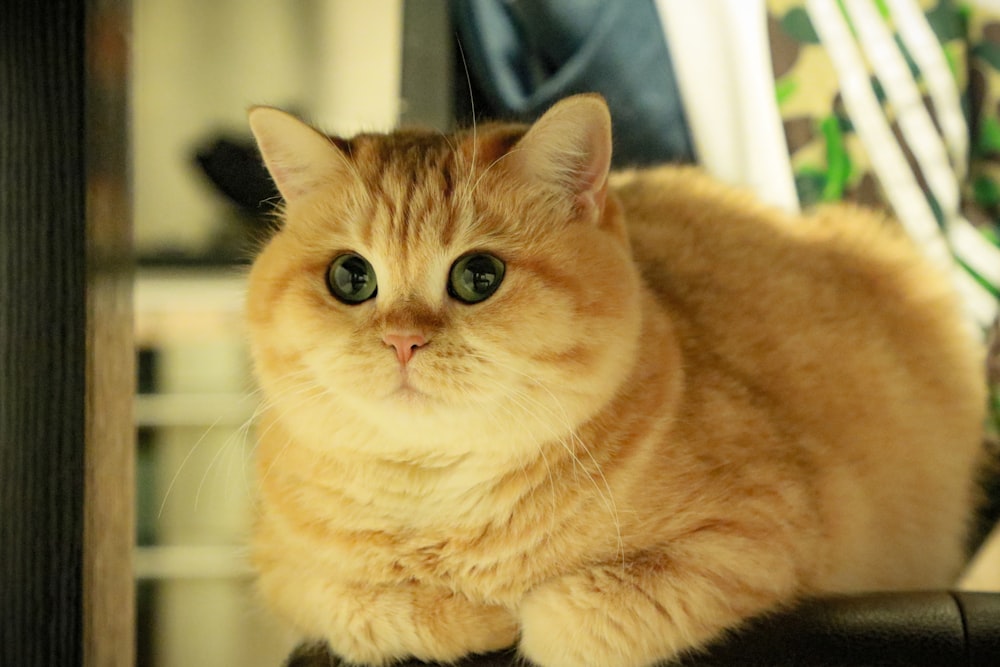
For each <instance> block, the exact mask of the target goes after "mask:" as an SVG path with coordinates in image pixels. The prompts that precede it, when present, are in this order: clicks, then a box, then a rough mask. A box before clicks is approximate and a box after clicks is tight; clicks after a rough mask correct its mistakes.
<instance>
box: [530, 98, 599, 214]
mask: <svg viewBox="0 0 1000 667" xmlns="http://www.w3.org/2000/svg"><path fill="white" fill-rule="evenodd" d="M518 146H519V148H520V149H521V150H520V152H519V153H518V154H517V155H518V162H519V163H520V164H521V166H522V168H523V169H524V173H525V174H527V175H528V176H529V177H530V178H532V179H534V180H537V181H539V182H542V183H548V184H550V185H553V186H556V187H558V188H559V189H561V190H562V191H563V192H565V193H566V194H568V195H570V196H571V197H572V198H573V200H574V203H575V204H577V205H578V206H579V207H580V208H581V209H583V210H585V211H586V210H596V211H597V213H598V214H600V212H601V211H602V210H603V209H604V204H605V200H606V197H607V180H608V171H609V169H610V163H611V117H610V115H609V114H608V108H607V105H605V103H604V101H603V100H602V99H601V98H600V97H599V96H596V95H578V96H574V97H570V98H567V99H565V100H563V101H561V102H558V103H557V104H556V105H555V106H553V107H552V108H551V109H550V110H549V111H547V112H546V113H545V114H543V115H542V117H541V118H539V119H538V121H536V122H535V124H534V125H533V126H532V127H531V129H530V130H529V131H528V133H527V134H526V135H525V136H524V138H523V139H522V141H521V142H519V144H518Z"/></svg>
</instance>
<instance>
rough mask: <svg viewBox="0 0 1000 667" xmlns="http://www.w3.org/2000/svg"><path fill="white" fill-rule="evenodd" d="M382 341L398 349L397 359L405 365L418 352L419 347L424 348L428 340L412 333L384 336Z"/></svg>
mask: <svg viewBox="0 0 1000 667" xmlns="http://www.w3.org/2000/svg"><path fill="white" fill-rule="evenodd" d="M382 341H383V342H384V343H385V344H386V345H389V346H391V347H394V348H396V358H397V359H399V363H401V364H405V363H407V362H408V361H409V360H410V359H411V358H412V357H413V354H414V353H415V352H416V351H417V348H418V347H423V346H424V345H426V344H427V339H426V338H424V337H423V336H421V335H420V334H410V333H405V334H401V333H387V334H385V335H384V336H382Z"/></svg>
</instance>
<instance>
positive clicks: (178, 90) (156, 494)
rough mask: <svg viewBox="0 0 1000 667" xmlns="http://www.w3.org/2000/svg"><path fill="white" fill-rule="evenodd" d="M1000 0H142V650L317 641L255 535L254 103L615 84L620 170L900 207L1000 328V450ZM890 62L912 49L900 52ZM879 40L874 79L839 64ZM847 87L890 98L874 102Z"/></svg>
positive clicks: (998, 407)
mask: <svg viewBox="0 0 1000 667" xmlns="http://www.w3.org/2000/svg"><path fill="white" fill-rule="evenodd" d="M992 4H993V3H992V2H986V0H976V1H972V0H970V1H968V2H964V1H960V0H892V1H891V2H888V3H887V2H882V1H881V0H856V1H853V0H852V1H851V2H848V3H846V4H845V3H840V2H835V0H815V1H808V2H807V1H806V0H766V1H765V0H712V1H711V2H707V1H705V2H699V3H692V2H690V1H686V0H451V1H449V0H363V1H362V0H213V1H212V2H204V1H202V0H133V1H132V3H131V7H132V27H131V33H132V34H131V48H132V52H131V60H132V71H131V76H130V79H129V82H130V86H131V119H130V122H131V142H132V144H131V145H132V165H133V174H132V184H133V192H134V199H133V206H134V235H135V251H136V257H137V271H136V283H135V317H136V323H135V324H136V327H135V333H136V342H137V347H138V350H137V354H138V360H139V364H138V368H139V382H138V389H139V393H138V396H137V397H136V419H137V427H138V471H137V473H138V475H137V502H138V507H137V509H138V526H137V551H136V557H135V565H136V577H137V584H138V586H137V594H138V599H137V610H138V611H137V613H138V618H137V664H138V665H141V666H143V667H145V666H152V667H181V666H183V667H189V666H191V665H197V666H199V667H216V666H217V667H232V666H235V665H239V666H240V667H257V666H260V667H276V666H277V665H280V664H281V663H282V662H283V659H284V657H285V656H286V655H287V653H288V652H289V650H290V649H291V647H292V643H293V638H292V637H289V636H285V635H283V634H282V632H281V630H279V629H278V628H279V627H280V626H279V624H278V623H277V622H275V621H274V619H270V618H268V617H267V615H266V612H264V611H263V609H262V608H261V606H259V605H258V604H257V602H256V600H255V599H254V594H253V590H252V585H251V577H250V570H249V567H248V563H247V559H246V551H245V547H244V545H245V544H246V540H247V536H248V533H249V528H250V523H251V519H252V516H253V492H252V489H253V485H254V479H253V477H254V475H253V469H252V464H251V454H252V447H253V433H252V423H251V422H252V419H253V415H254V409H255V405H256V401H255V396H254V390H253V384H252V379H251V373H250V367H249V361H248V358H247V350H246V346H245V340H244V331H243V324H242V308H243V290H244V276H245V274H246V271H247V268H248V265H249V261H250V259H251V258H252V256H253V255H254V253H255V250H256V248H257V247H258V246H259V244H260V243H261V241H262V240H263V239H265V238H266V236H267V234H268V230H269V228H270V226H271V225H272V224H273V221H272V218H271V217H270V214H271V212H272V208H273V206H274V204H275V202H276V193H275V192H274V190H273V187H272V186H271V184H270V181H269V179H268V178H267V175H266V173H264V172H263V169H262V167H261V165H260V161H259V159H258V156H257V154H256V151H255V149H254V147H253V144H252V141H251V137H250V134H249V131H248V128H247V124H246V110H247V108H248V107H249V106H252V105H255V104H267V105H273V106H278V107H281V108H284V109H287V110H289V111H293V112H295V113H297V114H299V115H300V116H302V117H303V118H305V119H306V120H308V121H310V122H312V123H314V124H316V125H317V126H318V127H320V128H322V129H324V130H325V131H327V132H330V133H333V134H341V135H347V136H350V135H353V134H355V133H357V132H360V131H380V130H388V129H391V128H393V127H395V126H397V125H400V124H407V125H422V126H426V127H431V128H435V129H438V130H442V131H446V130H448V129H451V128H452V127H453V126H454V125H456V124H461V125H468V124H469V123H470V122H471V120H472V119H473V118H475V119H479V120H482V119H486V118H492V117H504V118H513V119H522V120H530V119H531V118H533V117H535V116H537V115H538V114H539V113H540V112H541V111H543V110H544V109H545V108H546V107H547V106H549V105H550V104H551V103H552V102H554V101H555V100H556V99H558V98H560V97H562V96H565V95H567V94H570V93H573V92H582V91H592V90H596V91H599V92H601V93H602V94H604V96H605V97H606V98H607V100H608V103H609V106H610V107H611V111H612V117H613V119H614V137H615V153H614V162H615V165H616V166H624V165H641V164H647V163H652V162H664V161H670V162H694V161H696V160H697V162H698V163H700V164H701V165H702V166H704V167H705V168H706V169H708V170H709V171H710V172H712V173H713V174H714V175H716V176H717V177H719V178H721V179H723V180H726V181H728V182H731V183H735V184H740V185H743V186H746V187H751V188H753V189H755V190H756V192H757V193H758V195H760V196H761V197H762V198H763V199H765V201H768V202H770V203H771V204H773V205H775V206H779V207H782V208H785V209H786V210H791V211H796V210H799V209H808V208H809V207H810V206H812V205H814V204H820V203H824V202H829V201H837V200H841V199H847V200H852V201H856V202H859V203H863V204H866V205H869V206H874V207H880V208H884V209H886V210H889V211H892V212H894V213H895V214H896V216H897V217H898V218H899V219H900V221H901V223H902V224H903V225H904V226H905V227H907V229H908V231H911V233H913V234H914V236H915V238H917V239H918V241H920V242H921V243H925V244H926V245H927V247H928V252H931V253H932V254H934V256H935V257H936V258H937V259H939V260H940V261H941V262H942V263H943V264H944V265H945V266H946V268H948V270H949V271H952V272H953V273H954V275H955V278H956V283H957V285H958V286H959V288H961V289H962V290H963V296H965V298H966V300H967V306H968V310H969V313H970V317H971V318H972V320H973V323H974V324H975V325H976V326H977V328H978V329H980V330H981V331H982V332H983V335H984V336H989V335H990V330H992V332H993V333H992V336H993V348H992V349H993V353H992V356H991V357H990V358H991V360H992V361H991V362H990V363H991V367H990V368H991V371H990V373H991V378H992V380H991V382H992V383H993V387H994V397H995V398H994V405H993V407H994V413H993V414H994V418H993V419H994V420H993V421H992V422H991V423H990V425H989V429H988V430H987V434H986V441H987V446H988V447H989V448H990V451H992V452H993V453H994V454H995V455H996V457H997V460H998V462H1000V435H998V434H1000V398H997V397H1000V391H997V388H998V387H1000V338H998V336H997V332H998V331H1000V327H997V325H996V324H995V322H996V321H997V320H996V312H997V298H998V296H1000V249H998V248H1000V233H998V230H1000V227H998V225H997V221H998V220H1000V6H997V7H992ZM890 5H891V8H892V11H891V12H890V11H889V6H890ZM988 5H989V6H990V7H987V6H988ZM984 7H985V8H984ZM807 8H808V11H807ZM838 8H839V9H838ZM824 12H826V13H824ZM817 17H820V18H822V20H817ZM848 20H849V21H850V22H851V25H852V26H854V27H859V26H860V27H866V30H855V31H853V32H852V31H851V30H848V29H846V26H847V24H846V23H844V27H845V29H844V30H842V31H841V36H842V37H843V40H842V43H840V44H839V48H837V49H829V48H827V47H829V45H830V44H834V45H835V46H836V42H837V40H836V39H835V38H836V37H837V35H836V34H832V33H831V28H833V27H836V26H837V25H839V24H840V23H841V22H844V21H848ZM886 28H890V30H886ZM866 35H867V36H868V37H870V39H869V40H868V41H866V39H868V38H867V37H866ZM855 38H856V39H857V41H858V43H857V44H854V43H853V40H855ZM921 40H922V41H921ZM459 44H461V46H459ZM668 45H669V47H670V48H669V49H668ZM914 45H920V48H919V49H918V48H916V46H914ZM845 49H846V51H845ZM879 49H881V51H879ZM887 49H888V51H889V52H891V54H890V55H893V54H894V55H893V58H890V59H883V60H881V61H880V60H879V59H877V58H874V57H873V56H872V54H875V53H878V52H881V53H883V54H885V53H886V52H887ZM851 50H854V51H857V53H858V54H859V57H858V58H857V59H856V60H857V62H858V67H857V71H854V72H851V71H848V70H849V68H846V69H845V68H844V67H842V66H841V65H842V63H838V62H837V61H836V58H833V57H831V53H832V54H837V53H839V54H843V53H845V52H852V51H851ZM929 54H934V57H930V56H929ZM671 55H673V56H674V57H673V58H672V57H671ZM865 56H867V57H865ZM845 76H848V77H850V76H854V77H855V78H854V83H855V84H857V82H858V81H861V82H862V83H863V84H869V83H870V84H871V85H870V88H871V90H863V89H865V88H867V86H865V85H853V86H851V87H850V90H851V91H854V92H855V96H854V97H852V96H851V95H848V94H847V92H846V91H847V90H848V87H843V88H844V90H843V91H842V90H841V88H842V86H841V80H842V79H843V78H844V77H845ZM859 77H860V78H859ZM901 81H902V83H903V84H905V85H903V87H902V88H900V87H899V84H900V82H901ZM900 90H902V93H899V92H898V91H900ZM858 91H861V92H862V93H863V94H862V95H861V96H860V97H857V93H858ZM910 93H913V94H912V95H910V97H906V95H909V94H910ZM904 98H905V99H904ZM911 98H912V99H911ZM902 102H913V103H906V104H904V103H902ZM904 112H905V113H904ZM872 119H875V121H877V122H874V124H873V123H872V122H870V121H872ZM873 128H874V131H873ZM912 128H916V131H911V129H912ZM938 144H940V146H938ZM928 146H929V147H930V149H929V148H928ZM886 155H888V156H896V157H897V158H898V159H897V160H896V161H895V162H893V163H891V164H889V163H886V162H885V160H884V159H881V158H883V157H884V156H886ZM932 175H933V176H936V178H931V176H932ZM935 253H936V254H935ZM998 470H1000V463H998ZM997 479H998V480H1000V476H997ZM990 497H991V498H992V501H991V502H992V504H991V505H990V506H989V507H988V508H985V509H984V512H983V518H982V520H981V522H980V524H981V525H980V527H979V529H978V533H979V538H980V539H981V538H982V537H983V536H984V535H985V533H986V532H988V531H989V530H990V528H991V527H992V526H993V524H994V523H995V519H996V517H997V515H998V514H1000V481H995V483H994V488H993V489H992V495H991V496H990ZM995 539H996V541H997V548H1000V536H998V537H997V538H995ZM996 558H997V556H996V555H994V556H993V557H992V558H991V560H990V561H989V563H988V564H987V565H986V566H985V567H986V568H987V569H989V568H992V570H993V571H995V570H996V568H995V562H996Z"/></svg>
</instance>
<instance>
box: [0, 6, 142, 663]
mask: <svg viewBox="0 0 1000 667" xmlns="http://www.w3.org/2000/svg"><path fill="white" fill-rule="evenodd" d="M125 6H126V5H124V4H123V3H121V2H108V1H105V0H89V1H88V2H73V1H71V0H63V1H60V2H45V1H38V0H6V1H5V2H4V3H3V13H2V17H3V18H2V20H0V664H2V665H18V666H19V667H31V666H34V665H39V666H42V665H45V666H48V665H65V666H73V665H95V666H96V665H109V666H117V665H122V666H123V667H124V665H128V664H131V663H132V657H131V656H132V654H133V653H132V651H133V648H132V647H133V639H132V631H131V629H132V604H133V602H132V600H133V595H132V586H131V580H132V573H131V565H130V563H131V560H130V553H131V543H132V530H133V528H132V492H133V489H132V484H133V482H132V479H133V477H132V463H131V462H132V447H131V442H132V439H131V432H132V427H131V416H130V415H131V409H130V405H131V401H132V383H133V379H132V356H133V352H132V349H131V334H130V327H131V316H130V287H129V284H130V272H129V270H128V261H127V257H128V252H129V251H128V248H129V245H130V243H129V229H130V220H129V215H128V205H127V194H126V193H127V187H125V180H124V175H125V173H126V168H125V167H126V165H125V155H126V152H125V146H126V142H125V131H126V129H125V128H126V123H125V122H124V121H125V112H124V100H125V95H124V88H123V85H124V83H125V74H126V70H127V67H126V65H125V62H126V60H125V58H126V55H127V50H126V49H125V48H124V41H123V37H124V32H122V31H123V30H124V29H125V28H127V18H128V17H127V12H126V11H124V10H123V9H122V7H125ZM102 129H103V130H107V129H110V130H111V131H110V132H107V131H104V132H102Z"/></svg>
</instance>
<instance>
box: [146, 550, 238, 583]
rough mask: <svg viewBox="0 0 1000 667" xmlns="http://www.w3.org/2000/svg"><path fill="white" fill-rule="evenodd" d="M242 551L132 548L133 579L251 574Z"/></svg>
mask: <svg viewBox="0 0 1000 667" xmlns="http://www.w3.org/2000/svg"><path fill="white" fill-rule="evenodd" d="M252 574H253V571H252V569H251V567H250V562H249V560H248V559H247V554H246V550H245V549H243V548H240V547H232V546H154V547H136V550H135V576H136V578H137V579H155V580H162V579H231V578H242V577H250V576H252Z"/></svg>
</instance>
